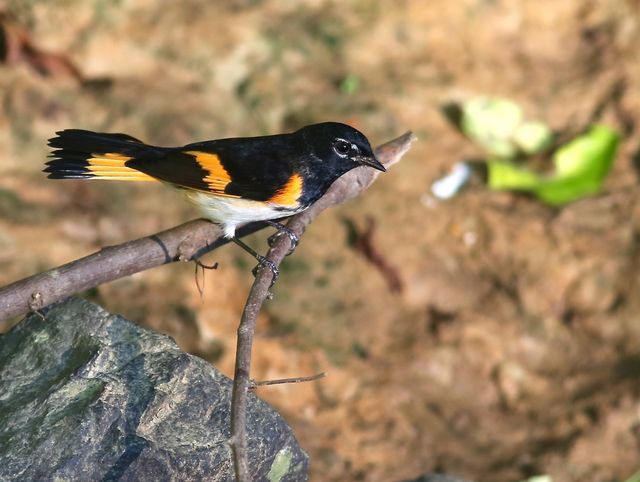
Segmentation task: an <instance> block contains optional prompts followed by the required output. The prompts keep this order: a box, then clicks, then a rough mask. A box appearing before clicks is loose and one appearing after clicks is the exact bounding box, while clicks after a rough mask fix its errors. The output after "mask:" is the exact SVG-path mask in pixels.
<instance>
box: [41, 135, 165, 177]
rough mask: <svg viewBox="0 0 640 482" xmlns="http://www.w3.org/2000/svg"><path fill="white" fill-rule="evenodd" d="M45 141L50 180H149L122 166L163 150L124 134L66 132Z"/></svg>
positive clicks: (46, 169) (158, 153)
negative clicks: (49, 152) (47, 150)
mask: <svg viewBox="0 0 640 482" xmlns="http://www.w3.org/2000/svg"><path fill="white" fill-rule="evenodd" d="M56 134H57V136H56V137H53V138H51V139H49V142H48V144H49V146H50V147H52V148H53V150H52V152H51V154H50V156H49V157H50V158H51V159H50V160H48V161H47V162H46V163H45V164H46V166H47V167H45V168H44V170H43V171H44V172H46V173H47V174H48V177H49V178H50V179H93V178H101V179H119V180H132V181H148V180H152V179H151V178H149V176H147V175H146V174H143V173H141V172H139V171H137V170H135V169H133V168H130V167H127V165H126V163H127V162H128V161H130V160H134V159H136V160H137V159H153V158H156V157H160V156H162V154H163V150H164V149H163V148H161V147H155V146H150V145H147V144H145V143H143V142H141V141H140V140H138V139H136V138H134V137H131V136H129V135H127V134H119V133H117V134H111V133H99V132H92V131H86V130H82V129H66V130H63V131H59V132H56Z"/></svg>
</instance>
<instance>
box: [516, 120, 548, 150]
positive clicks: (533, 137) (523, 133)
mask: <svg viewBox="0 0 640 482" xmlns="http://www.w3.org/2000/svg"><path fill="white" fill-rule="evenodd" d="M513 142H515V143H516V145H517V146H518V147H519V148H520V150H521V151H522V152H523V153H525V154H527V155H529V156H531V155H533V154H537V153H539V152H542V151H544V150H545V149H546V148H547V147H549V146H550V145H551V143H552V142H553V133H552V132H551V129H550V128H549V126H548V125H547V124H545V123H544V122H523V123H522V124H521V125H520V126H519V127H518V128H517V129H516V131H515V132H514V133H513Z"/></svg>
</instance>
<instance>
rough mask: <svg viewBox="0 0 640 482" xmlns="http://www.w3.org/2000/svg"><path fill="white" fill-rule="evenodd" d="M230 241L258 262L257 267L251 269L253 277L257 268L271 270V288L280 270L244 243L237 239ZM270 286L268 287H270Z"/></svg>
mask: <svg viewBox="0 0 640 482" xmlns="http://www.w3.org/2000/svg"><path fill="white" fill-rule="evenodd" d="M231 240H232V241H233V242H234V243H236V244H237V245H238V246H240V247H241V248H242V249H244V250H245V251H246V252H247V253H249V254H250V255H251V256H253V257H254V258H256V259H257V260H258V266H256V267H255V268H253V271H252V273H253V275H254V276H255V275H256V274H257V272H258V267H259V266H266V267H267V268H269V269H270V270H271V273H272V274H273V278H272V279H271V286H273V284H274V283H275V282H276V280H277V279H278V275H279V274H280V270H279V269H278V267H277V266H276V264H275V263H274V262H273V261H271V260H270V259H267V258H265V257H264V256H262V255H261V254H258V253H257V252H255V251H254V250H253V249H252V248H251V247H249V246H248V245H247V244H245V243H244V242H242V241H240V239H239V238H236V237H233V238H231ZM271 286H270V287H271Z"/></svg>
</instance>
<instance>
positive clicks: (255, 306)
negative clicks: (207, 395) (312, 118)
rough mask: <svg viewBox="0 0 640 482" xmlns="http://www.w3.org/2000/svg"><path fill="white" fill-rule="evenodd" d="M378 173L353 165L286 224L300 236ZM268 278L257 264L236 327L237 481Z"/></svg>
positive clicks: (400, 145) (401, 141)
mask: <svg viewBox="0 0 640 482" xmlns="http://www.w3.org/2000/svg"><path fill="white" fill-rule="evenodd" d="M414 140H415V136H414V135H413V134H412V133H410V132H408V133H406V134H404V135H402V136H400V137H398V138H397V139H394V140H393V141H390V142H388V143H386V144H384V145H382V146H380V147H378V148H377V149H376V157H377V158H378V159H379V160H380V162H382V164H384V165H385V167H389V166H391V165H392V164H395V163H396V162H398V161H399V160H400V158H401V157H402V156H403V155H404V153H405V152H407V150H408V149H409V147H410V146H411V143H412V142H413V141H414ZM378 174H379V172H378V171H374V170H373V169H370V168H357V169H354V170H353V171H351V172H349V173H347V174H345V175H344V176H342V177H341V178H340V179H338V180H337V181H336V182H335V183H334V184H333V185H332V186H331V188H330V189H329V191H327V193H326V194H325V195H324V196H323V197H322V198H321V199H320V200H319V201H317V202H316V203H315V204H314V205H313V206H311V207H310V208H309V209H307V210H306V211H304V212H302V213H300V214H298V215H296V216H293V217H292V218H291V220H290V221H289V222H288V223H287V227H288V228H289V229H291V230H292V231H293V232H294V233H295V234H296V235H297V236H298V238H300V237H301V236H302V234H303V232H304V230H305V228H306V227H307V226H308V225H309V223H311V221H313V219H315V217H316V216H317V215H318V214H319V213H320V212H322V211H324V210H325V209H327V208H329V207H331V206H334V205H336V204H339V203H342V202H345V201H346V200H348V199H351V198H353V197H356V196H357V195H358V194H360V193H361V192H362V191H363V190H364V189H366V188H367V187H369V185H371V183H372V182H373V181H374V180H375V179H376V177H377V176H378ZM290 243H291V240H290V238H289V237H288V236H280V237H279V238H278V239H277V240H276V242H275V243H274V244H273V246H272V247H271V249H270V250H269V253H268V254H267V259H269V260H270V261H271V262H273V263H274V264H275V266H279V265H280V263H281V262H282V260H283V259H284V257H285V256H286V255H287V253H288V252H289V247H290ZM272 278H273V273H272V271H271V270H270V269H268V268H267V269H265V268H263V267H261V268H260V269H259V270H258V272H257V274H256V279H255V281H254V283H253V286H252V287H251V291H250V292H249V297H248V298H247V303H246V305H245V307H244V310H243V312H242V318H241V320H240V325H239V326H238V339H237V346H236V365H235V371H234V379H233V394H232V400H231V439H230V441H229V443H230V445H231V447H232V450H233V463H234V468H235V475H236V480H237V481H238V482H249V481H250V480H251V476H250V472H249V456H248V450H247V394H248V391H249V389H250V387H251V379H250V371H251V348H252V345H253V333H254V331H255V326H256V319H257V317H258V313H259V312H260V308H261V307H262V303H264V301H265V299H266V298H267V296H268V295H269V287H270V286H271V280H272Z"/></svg>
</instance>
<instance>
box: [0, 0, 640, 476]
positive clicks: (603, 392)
mask: <svg viewBox="0 0 640 482" xmlns="http://www.w3.org/2000/svg"><path fill="white" fill-rule="evenodd" d="M3 5H4V7H5V11H6V12H10V13H11V15H12V19H11V20H10V22H11V25H12V28H14V29H15V28H21V29H24V32H26V35H28V37H29V41H30V42H31V43H30V45H31V47H32V48H33V46H35V47H37V48H38V49H41V50H42V52H40V54H39V55H40V56H36V59H37V60H34V57H33V55H32V56H29V55H13V56H12V57H11V58H10V59H9V60H11V61H10V62H9V63H7V64H5V65H4V66H2V67H1V68H0V91H1V92H2V107H1V110H0V160H1V161H0V172H1V176H0V247H1V248H2V249H0V267H1V271H0V283H7V282H10V281H13V280H15V279H18V278H20V277H23V276H27V275H29V274H32V273H35V272H37V271H40V270H42V269H45V268H47V267H51V266H54V265H57V264H60V263H63V262H67V261H70V260H72V259H75V258H77V257H80V256H82V255H85V254H88V253H90V252H92V251H94V250H96V249H98V248H99V247H100V246H103V245H107V244H114V243H120V242H123V241H126V240H128V239H131V238H134V237H139V236H142V235H146V234H149V233H152V232H155V231H157V230H160V229H163V228H167V227H170V226H172V225H174V224H177V223H179V222H182V221H184V220H187V219H189V218H191V217H193V216H195V213H194V212H193V211H191V210H190V209H191V208H190V207H189V206H187V205H186V204H185V203H183V202H182V201H181V199H180V197H179V196H178V195H176V194H174V193H172V192H169V191H167V190H165V189H164V188H163V187H161V186H151V185H148V184H145V185H128V184H127V185H125V184H117V183H115V184H108V183H73V182H53V181H47V180H46V179H45V178H44V176H43V175H42V174H41V173H40V169H41V168H42V161H43V159H44V157H45V155H46V139H47V138H48V137H50V136H51V135H52V134H53V132H54V131H56V130H59V129H62V128H66V127H84V128H90V129H95V130H107V131H120V132H127V133H130V134H132V135H134V136H136V137H140V138H143V139H145V140H148V141H149V142H153V143H158V144H164V145H171V144H183V143H186V142H190V141H194V140H201V139H208V138H216V137H223V136H231V135H256V134H261V133H266V132H269V133H273V132H280V131H284V130H287V129H291V128H294V127H296V126H300V125H303V124H305V123H309V122H313V121H320V120H328V119H333V120H341V121H346V122H350V123H353V124H355V125H356V126H358V127H360V128H361V129H362V130H364V131H365V132H366V133H367V134H368V135H369V137H370V139H371V140H372V141H373V142H374V143H379V142H382V141H384V140H387V139H389V138H391V137H393V136H395V135H397V134H400V133H401V132H403V131H405V130H407V129H412V130H413V131H414V132H416V133H417V134H418V136H419V138H420V142H419V143H418V144H416V146H415V148H414V149H413V150H412V151H411V152H410V153H409V155H408V156H407V158H406V159H405V160H404V161H403V162H402V163H400V164H399V165H398V166H397V167H395V168H394V169H393V170H391V171H390V172H389V173H388V174H387V175H385V176H381V178H380V179H379V181H378V182H377V183H376V185H374V186H373V187H372V189H371V190H370V191H368V192H367V193H366V194H365V195H364V196H362V197H361V198H359V199H357V200H356V201H353V202H351V203H350V204H348V205H345V206H343V207H341V208H339V209H335V210H333V211H332V212H327V213H325V214H324V215H323V216H322V217H321V218H320V219H319V220H318V221H317V222H316V223H314V225H312V227H311V228H310V229H309V230H308V232H307V233H306V235H305V236H304V238H303V240H302V244H301V246H300V247H299V249H298V250H297V251H296V253H295V255H294V256H292V257H291V258H289V259H287V261H286V262H285V264H284V266H283V273H282V276H281V279H280V280H279V282H278V284H277V285H276V287H275V290H274V291H275V298H274V300H273V301H271V302H269V303H268V306H267V308H266V310H265V312H264V313H263V315H262V317H261V319H260V323H259V332H258V339H257V342H256V345H255V348H254V373H253V376H254V377H255V378H256V379H266V378H281V377H288V376H299V375H308V374H313V373H316V372H319V371H326V372H328V376H327V377H326V378H325V379H323V380H322V381H319V382H315V383H309V384H298V385H287V386H280V387H269V388H263V389H260V391H259V394H260V396H262V397H264V398H265V399H266V400H268V401H269V402H270V403H272V404H273V405H274V406H276V407H277V408H278V409H279V410H280V411H281V412H282V413H283V414H284V415H285V417H286V418H287V420H288V421H289V423H290V424H291V425H292V427H293V428H294V430H295V432H296V434H297V435H298V438H299V440H300V442H301V444H302V446H303V447H305V448H306V449H307V450H308V451H309V453H310V455H311V460H312V479H313V480H323V481H324V480H327V481H348V480H366V481H387V480H401V479H403V478H405V479H406V478H410V477H416V476H417V475H419V474H421V473H423V472H427V471H438V470H439V471H447V472H451V473H455V474H458V475H461V476H465V477H467V478H470V479H474V480H478V481H492V482H501V481H516V480H519V479H521V478H524V477H525V476H528V475H532V474H543V473H546V474H551V475H552V476H553V480H554V482H570V481H598V482H600V481H617V480H624V479H625V478H626V477H629V476H630V475H631V474H632V473H633V471H634V470H636V469H637V468H638V467H639V466H640V447H639V444H640V415H639V414H640V384H639V383H638V378H639V377H640V318H639V316H638V313H639V312H640V297H639V296H638V292H639V291H638V290H639V289H640V275H639V272H640V271H639V267H640V261H639V260H640V258H639V254H640V195H639V194H638V188H637V184H638V176H637V173H636V170H635V164H636V163H638V162H639V160H640V135H639V132H638V123H637V119H638V112H640V93H639V92H640V91H639V90H638V85H640V53H639V52H640V50H639V49H638V45H640V2H638V1H637V0H609V1H607V2H598V1H595V0H562V1H557V0H491V1H489V0H465V1H458V2H454V1H445V0H432V1H430V2H423V1H419V0H403V1H395V0H386V1H380V2H373V1H365V0H353V1H348V2H339V1H325V0H309V1H305V2H281V1H277V0H265V1H259V0H258V1H255V0H254V1H249V0H234V1H229V2H204V1H198V0H185V1H182V2H159V1H152V0H144V1H143V0H140V1H137V2H121V1H119V2H105V1H102V0H89V1H80V0H65V1H64V2H62V1H47V2H45V1H42V2H36V1H21V0H9V1H5V2H3ZM222 5H224V6H222ZM3 21H4V22H5V25H6V22H8V20H7V19H6V17H5V18H4V20H3ZM14 47H15V44H14ZM14 54H15V52H14ZM50 54H58V55H59V56H60V57H54V58H53V59H52V58H51V57H49V56H48V55H50ZM42 56H44V57H42ZM43 58H44V60H43ZM56 59H57V60H56ZM61 59H62V60H61ZM43 65H44V67H43ZM73 66H75V68H73ZM349 76H353V77H356V78H357V79H359V85H358V88H357V90H356V91H355V93H351V94H348V93H345V92H344V90H341V89H340V85H341V82H342V81H343V80H344V79H345V78H348V77H349ZM473 94H490V95H501V96H506V97H510V98H513V99H515V100H517V101H519V102H520V103H522V104H523V105H524V106H525V109H526V110H527V113H528V115H529V117H532V118H537V119H542V120H545V121H547V122H548V123H550V124H551V125H552V127H553V128H554V129H557V130H569V131H578V130H579V129H581V128H583V127H585V126H586V125H587V124H588V123H590V122H592V121H593V120H599V121H601V122H605V123H607V124H609V125H611V126H613V127H616V128H617V129H619V130H620V132H622V133H623V134H624V140H623V142H622V144H621V149H620V152H619V155H618V158H617V160H616V163H615V166H614V169H613V172H612V175H611V176H610V177H609V178H608V179H607V182H606V186H605V191H604V192H603V194H602V195H600V196H597V197H594V198H590V199H585V200H582V201H580V202H576V203H574V204H572V205H570V206H567V207H565V208H563V209H558V210H555V209H551V208H547V207H544V206H542V205H540V204H539V203H537V202H536V201H535V200H532V199H529V198H525V197H522V196H518V195H513V194H505V193H502V194H498V193H493V192H489V191H487V190H485V189H484V188H482V187H475V188H473V189H470V190H468V191H466V192H465V193H463V194H462V195H460V196H459V197H457V198H456V199H454V200H453V201H450V202H446V203H441V202H436V201H435V200H434V199H432V198H431V197H430V196H429V194H428V192H429V186H430V184H431V182H433V180H435V179H436V178H437V177H439V176H440V175H441V174H442V173H443V172H445V171H446V170H447V168H448V167H449V166H451V165H452V164H453V163H454V162H456V161H458V160H460V159H463V158H469V157H477V156H479V155H481V153H480V152H478V151H477V150H475V148H474V147H473V146H472V145H471V144H470V143H468V142H467V141H465V140H464V139H463V138H462V137H460V136H459V135H458V134H457V133H456V132H455V131H454V130H453V129H452V128H451V127H450V126H449V125H448V124H447V122H446V121H445V119H444V117H443V116H442V115H441V113H440V111H439V108H440V106H441V105H442V104H443V103H444V102H446V101H447V100H450V99H452V98H460V97H463V96H466V95H473ZM368 218H371V219H373V220H374V223H375V230H374V232H373V237H372V242H373V245H374V248H375V250H377V251H378V252H379V253H381V254H382V256H383V257H384V261H385V262H386V264H387V265H388V266H389V267H390V268H391V271H392V272H393V271H395V272H396V273H397V274H398V275H399V277H400V280H401V282H402V285H403V287H404V289H403V290H402V291H401V292H400V293H397V292H393V291H392V290H390V288H389V284H388V282H387V281H388V280H387V279H386V278H385V277H384V276H383V275H382V272H381V271H380V270H379V269H378V268H376V267H375V266H374V265H373V264H372V263H370V262H368V261H367V260H366V259H365V258H364V256H362V254H361V253H360V252H359V251H357V250H356V249H354V248H353V247H352V246H351V245H350V243H349V233H352V232H353V230H354V227H355V229H356V231H360V232H362V231H363V230H364V229H365V227H366V224H367V219H368ZM251 242H252V243H253V244H254V245H255V246H261V247H262V249H264V246H265V243H264V236H262V235H261V236H257V235H256V236H254V237H253V238H251ZM211 259H212V260H215V261H218V262H219V263H220V268H219V269H218V270H217V271H215V272H208V273H207V274H206V275H205V276H206V280H205V281H206V286H205V294H204V297H202V298H201V297H200V295H199V293H198V289H197V287H196V283H195V282H194V278H193V267H192V266H188V265H175V266H168V267H163V268H160V269H156V270H153V271H150V272H147V273H143V274H139V275H136V276H133V277H131V278H128V279H123V280H120V281H117V282H114V283H111V284H110V285H107V286H102V287H100V288H99V289H97V290H96V291H95V292H92V293H90V294H88V296H91V297H92V298H93V299H97V300H99V301H100V302H101V303H102V304H103V305H104V306H105V307H107V308H108V309H110V310H112V311H115V312H120V313H123V314H124V315H125V316H127V317H129V318H131V319H134V320H136V321H138V322H140V323H143V324H145V325H148V326H152V327H154V328H156V329H158V330H161V331H164V332H166V333H170V334H171V335H173V336H174V337H175V338H176V339H177V341H178V342H179V343H180V344H181V345H182V346H183V347H184V348H185V349H187V350H189V351H191V352H194V353H197V354H199V355H201V356H204V357H206V358H208V359H210V360H211V361H212V362H213V363H214V364H215V365H216V366H218V367H220V368H221V369H222V370H224V371H225V372H226V373H227V374H230V373H231V369H232V360H233V347H234V343H235V328H236V325H237V322H238V319H239V315H240V312H241V309H242V305H243V302H244V299H245V296H246V293H247V290H248V287H249V285H250V283H251V275H250V268H251V266H252V262H251V259H250V258H248V257H247V256H246V255H245V254H244V253H243V252H241V251H239V250H238V249H237V248H235V247H226V248H224V249H222V250H220V251H219V252H216V253H215V254H214V255H211Z"/></svg>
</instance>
